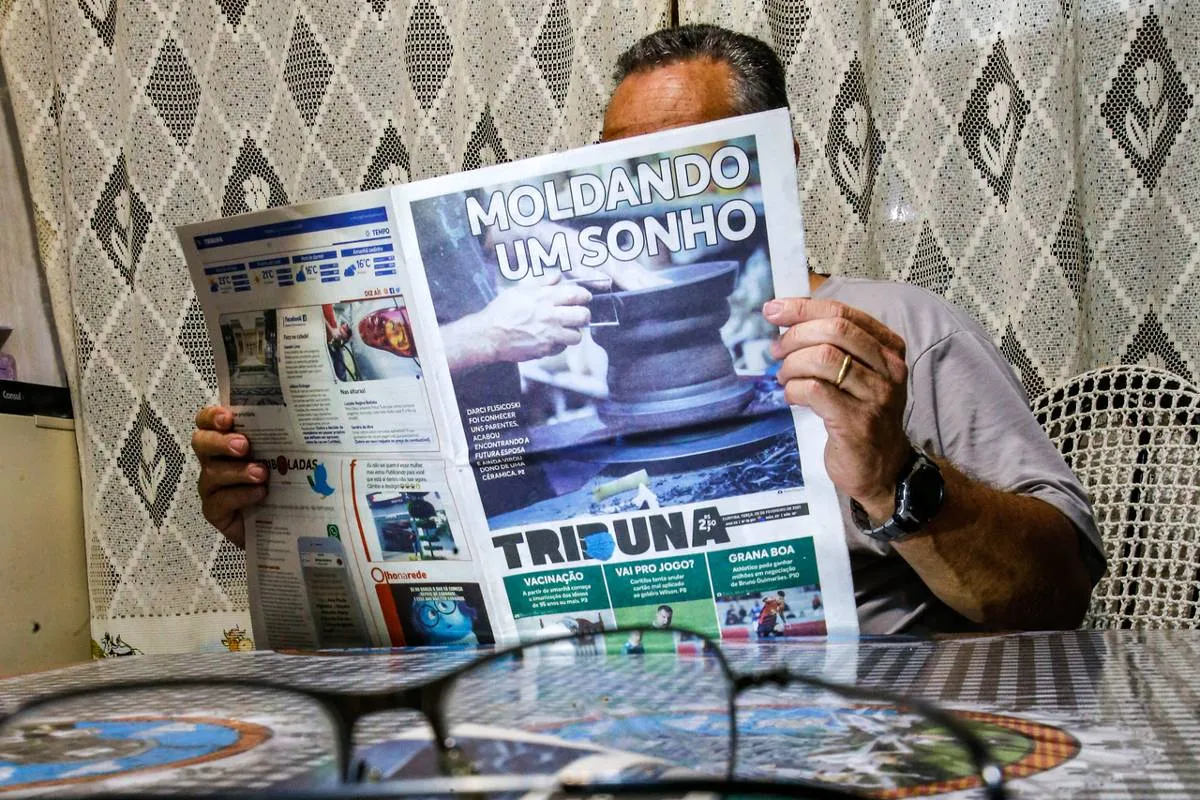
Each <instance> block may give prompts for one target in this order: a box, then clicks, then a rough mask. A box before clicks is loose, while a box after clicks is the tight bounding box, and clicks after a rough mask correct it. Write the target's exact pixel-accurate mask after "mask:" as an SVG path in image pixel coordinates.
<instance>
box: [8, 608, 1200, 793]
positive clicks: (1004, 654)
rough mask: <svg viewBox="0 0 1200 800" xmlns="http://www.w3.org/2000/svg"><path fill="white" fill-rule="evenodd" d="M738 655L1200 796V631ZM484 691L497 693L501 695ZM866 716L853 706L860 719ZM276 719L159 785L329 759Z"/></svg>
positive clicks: (1031, 779)
mask: <svg viewBox="0 0 1200 800" xmlns="http://www.w3.org/2000/svg"><path fill="white" fill-rule="evenodd" d="M724 649H725V652H726V653H727V655H728V657H729V660H730V662H731V663H732V665H733V667H734V669H735V671H738V672H752V671H756V670H761V669H764V668H767V667H771V666H775V665H779V664H785V665H787V666H788V667H789V668H791V669H794V670H798V671H802V672H806V673H808V674H813V675H819V676H822V677H825V678H828V679H831V680H836V681H840V682H844V683H845V682H857V683H858V684H859V685H862V686H868V687H877V688H883V689H888V690H891V691H894V692H899V693H902V694H909V695H912V696H916V697H920V698H924V699H926V700H930V701H933V702H935V703H937V704H938V705H941V706H943V707H945V708H948V709H952V710H955V711H958V712H962V713H963V714H964V716H966V717H967V718H968V719H971V720H973V721H974V722H977V723H979V724H980V725H984V726H988V730H992V731H995V732H996V735H997V736H999V737H1001V738H1003V739H1004V741H1005V742H1006V755H1005V758H1004V760H1005V763H1006V765H1007V766H1006V770H1007V771H1008V774H1009V775H1010V778H1011V779H1012V788H1013V790H1014V795H1015V796H1017V797H1050V796H1053V797H1109V798H1131V799H1132V798H1156V797H1180V798H1182V797H1200V631H1153V632H1132V631H1119V632H1118V631H1110V632H1082V631H1081V632H1071V633H1051V634H1022V635H1007V636H995V637H976V638H961V639H944V640H937V641H913V640H870V641H857V642H823V641H815V640H800V641H792V642H770V643H758V644H730V645H728V646H726V647H725V648H724ZM478 655H479V653H478V651H474V650H451V649H429V648H426V649H421V650H408V651H389V652H368V653H355V654H337V655H285V654H278V653H239V654H233V653H211V654H187V655H179V656H138V657H132V658H117V659H108V660H105V661H97V662H91V663H88V664H80V665H76V666H74V667H68V668H65V669H61V670H56V671H52V672H46V673H40V674H35V675H28V676H23V677H19V678H11V679H7V680H4V681H0V711H10V710H11V709H12V708H13V707H15V706H16V705H17V704H18V703H20V702H22V701H24V700H27V699H29V698H32V697H34V696H38V695H42V694H45V693H51V692H55V691H61V690H64V689H72V688H79V687H81V686H90V685H96V686H100V685H110V684H116V683H123V682H128V681H136V680H151V679H161V678H173V679H179V678H194V679H202V680H203V679H219V678H239V679H243V678H252V679H262V680H267V681H270V682H272V683H281V684H289V685H295V686H304V687H310V688H316V687H324V688H331V689H338V690H344V691H352V690H360V691H362V690H371V689H380V688H385V687H395V686H404V685H411V684H416V683H420V682H423V681H425V680H428V679H429V678H431V677H433V676H434V675H437V674H440V673H443V672H447V671H449V670H451V669H453V668H455V667H457V666H459V665H462V664H465V663H467V662H469V661H471V660H473V659H475V658H477V657H478ZM647 664H649V662H647ZM641 668H642V667H639V666H638V665H637V662H636V661H631V660H629V659H626V660H625V662H623V664H622V666H621V667H620V668H619V669H615V670H614V671H613V672H612V673H611V678H610V680H611V682H612V684H613V685H612V686H611V687H610V688H611V691H613V692H620V691H629V690H631V686H634V685H636V684H645V686H644V687H642V688H641V689H639V690H641V691H651V690H654V691H659V692H673V693H677V694H679V695H688V694H692V695H694V694H696V693H697V692H701V691H703V690H704V688H705V687H704V682H705V681H716V682H719V681H720V677H719V674H717V673H715V672H712V671H710V673H709V674H708V677H705V676H704V675H699V674H698V676H697V677H696V678H695V679H694V682H693V681H691V680H689V684H688V685H687V686H662V685H661V683H660V685H658V687H657V689H654V687H653V686H652V685H651V684H653V683H654V681H653V680H651V679H652V678H655V676H654V675H652V674H649V671H650V667H649V666H647V667H645V669H646V670H647V671H648V674H647V675H646V679H645V680H642V681H639V680H637V678H638V673H637V670H638V669H641ZM557 669H558V670H559V671H560V673H561V674H555V673H547V672H546V671H545V669H542V670H538V671H536V672H535V671H534V670H533V668H532V667H530V666H526V665H515V666H514V667H513V670H512V672H510V673H509V674H508V676H507V679H508V681H509V682H511V683H512V684H516V685H520V686H522V687H523V689H522V692H521V693H520V698H521V702H528V703H532V704H537V703H538V702H540V701H539V696H540V695H539V689H540V687H541V686H543V685H544V686H546V687H547V688H548V687H549V686H550V685H551V684H554V685H555V686H559V685H568V686H569V685H571V684H572V682H573V681H582V680H584V678H583V677H582V676H580V675H579V674H577V673H575V672H573V670H572V668H571V665H570V664H564V665H560V666H559V667H557ZM523 670H524V671H525V672H523ZM631 670H633V672H631ZM586 680H587V681H588V683H589V686H588V689H589V691H608V689H605V688H604V687H603V686H601V687H599V688H597V686H596V685H595V684H596V683H597V682H599V683H603V682H604V681H605V680H606V678H605V677H604V676H603V675H601V676H599V677H597V676H594V675H593V676H588V677H587V678H586ZM647 687H648V688H647ZM481 688H484V687H481ZM760 691H761V690H760ZM481 696H483V697H486V696H488V695H487V692H486V691H485V692H483V694H482V695H481ZM798 698H801V695H796V694H794V693H791V694H789V693H788V692H779V693H778V694H775V695H772V696H771V698H770V700H771V702H770V703H768V704H766V705H763V706H762V708H764V709H767V708H768V706H769V709H768V710H769V712H770V718H769V719H768V718H767V717H766V716H764V717H762V719H761V720H757V721H756V719H755V718H754V717H753V715H751V718H750V724H753V725H757V726H758V728H757V729H756V730H755V734H756V735H760V736H762V737H766V738H760V739H756V740H752V741H756V742H759V744H757V745H755V746H754V747H752V748H750V749H751V750H752V751H753V752H752V753H751V754H750V755H749V756H747V758H748V759H750V760H751V761H753V759H754V758H756V757H757V758H759V759H760V760H761V759H763V758H768V757H773V756H770V752H771V751H775V750H780V751H783V750H786V749H787V748H792V749H793V750H794V749H796V748H800V747H803V746H804V743H803V737H804V736H805V735H806V731H805V729H804V726H803V725H798V724H796V720H797V719H800V718H801V717H802V716H803V711H802V710H801V700H800V699H798ZM759 700H760V701H761V698H759ZM135 711H136V710H134V709H131V710H130V713H135ZM853 711H854V709H853V708H852V707H851V708H848V710H847V713H853ZM248 713H249V712H248ZM763 713H764V714H765V713H766V712H763ZM259 716H261V714H260V715H259ZM260 721H261V720H260ZM781 721H787V722H789V723H790V724H787V725H784V724H782V722H781ZM272 724H273V725H275V726H277V727H278V729H277V730H276V731H275V733H276V736H275V737H274V739H275V740H276V741H275V743H276V745H277V747H276V749H275V751H273V752H272V753H271V754H270V757H266V756H262V757H258V756H256V755H255V754H256V752H258V751H256V750H255V749H253V748H242V749H241V750H240V751H238V752H236V753H233V754H230V755H229V756H228V757H224V756H221V757H218V756H219V755H220V754H215V755H214V757H213V758H210V759H209V760H208V761H206V762H202V763H200V764H199V766H184V767H179V766H178V765H175V766H172V765H170V764H167V765H164V766H162V767H161V769H160V770H159V773H158V774H157V777H155V776H154V775H151V777H152V778H153V779H154V780H156V781H157V783H155V784H154V785H155V786H157V787H159V788H172V789H192V790H204V791H218V790H221V789H223V788H227V789H246V788H255V789H269V788H272V787H275V786H278V785H280V783H281V782H286V781H288V780H291V779H294V778H295V777H296V776H297V775H299V774H301V772H302V769H303V768H305V766H306V765H308V764H309V763H310V762H311V759H312V757H313V754H312V753H304V754H300V755H297V756H296V757H295V760H296V761H297V763H296V764H295V765H289V762H288V758H289V755H288V752H287V751H286V750H280V749H279V747H281V746H282V744H281V743H283V742H286V741H287V738H288V737H287V735H286V733H287V732H286V731H285V730H282V728H283V727H286V726H287V725H288V724H292V721H289V720H287V719H282V721H280V720H277V721H276V722H275V723H269V724H268V727H270V725H272ZM743 724H745V723H743ZM850 727H851V728H853V727H854V726H850ZM850 733H853V734H855V736H857V738H854V737H851V739H848V740H847V747H854V746H862V745H863V744H864V740H863V738H862V737H863V736H864V735H865V736H868V738H869V735H870V734H869V731H867V732H866V733H864V730H854V731H849V733H848V735H849V734H850ZM362 734H363V739H362V740H360V744H363V745H370V744H372V743H377V742H380V741H385V740H387V739H388V727H387V725H385V724H382V723H381V724H378V725H373V726H372V725H365V726H364V730H363V731H362ZM763 742H769V743H770V744H771V746H770V747H767V746H765V745H763V744H762V743H763ZM869 744H870V743H869V742H866V745H867V746H869ZM2 752H3V748H2V747H0V796H3V795H4V793H5V791H6V789H7V790H13V789H18V790H22V791H24V790H26V789H33V788H34V787H31V786H26V787H23V788H22V787H21V786H20V785H19V781H18V780H17V777H18V776H17V773H16V771H15V770H14V769H13V764H11V763H7V764H6V762H5V761H4V757H3V755H2ZM262 752H263V753H266V752H267V750H263V751H262ZM222 758H224V761H222ZM850 761H851V760H849V759H848V760H847V763H850ZM740 764H741V759H739V765H740ZM225 767H228V768H225ZM293 767H294V768H293ZM197 770H202V771H201V772H197ZM85 772H86V771H85ZM150 772H151V773H153V770H151V771H150ZM74 777H76V778H81V780H73V781H72V782H71V783H70V784H69V785H62V786H60V785H57V784H54V783H50V784H46V783H44V782H43V783H42V785H41V786H39V787H37V791H38V792H39V793H41V792H45V791H49V792H50V793H51V794H59V793H72V794H77V793H79V792H81V791H89V790H90V788H89V785H88V780H87V776H86V775H76V776H74ZM877 778H878V776H875V777H872V776H866V777H863V778H862V779H861V781H860V782H859V784H858V785H860V786H863V787H866V788H869V789H871V790H873V791H875V792H876V795H877V796H880V797H910V796H918V795H920V796H929V795H930V794H931V793H933V794H937V793H938V792H943V790H946V791H950V790H953V789H955V788H956V787H957V786H961V785H962V784H961V783H959V784H956V783H954V782H953V781H941V782H939V781H925V782H921V781H917V782H915V783H914V782H912V781H910V782H908V783H902V784H895V783H888V782H886V781H884V782H883V783H880V782H879V781H878V780H877ZM6 780H7V781H8V783H7V785H6ZM953 796H956V797H957V796H963V797H966V796H971V795H970V794H965V795H964V794H961V793H960V794H954V795H953Z"/></svg>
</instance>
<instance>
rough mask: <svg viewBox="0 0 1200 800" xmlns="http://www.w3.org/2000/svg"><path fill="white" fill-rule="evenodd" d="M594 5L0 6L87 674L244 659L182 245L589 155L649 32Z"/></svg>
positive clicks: (200, 332) (636, 6) (501, 0)
mask: <svg viewBox="0 0 1200 800" xmlns="http://www.w3.org/2000/svg"><path fill="white" fill-rule="evenodd" d="M668 18H669V6H668V4H667V2H666V0H662V2H644V1H642V0H638V1H637V2H635V1H634V0H629V1H628V2H625V1H622V2H612V1H611V0H546V1H543V0H538V1H537V2H532V1H531V0H507V2H506V0H321V1H320V2H313V1H312V0H309V2H299V1H297V2H293V1H292V0H198V1H197V2H184V3H179V2H175V3H171V2H158V1H157V0H147V1H146V2H132V0H57V2H50V1H49V0H0V55H2V56H3V64H4V69H5V73H6V76H7V78H8V82H9V85H10V91H11V95H12V99H13V105H14V108H15V116H16V121H17V127H18V129H19V131H20V139H21V144H22V148H23V152H24V158H25V161H26V164H27V166H28V172H29V179H30V184H31V186H30V188H31V194H32V196H33V201H34V206H35V214H36V224H37V230H38V238H39V242H40V248H41V258H42V262H43V264H44V267H45V269H46V272H47V276H48V281H49V284H50V286H51V294H52V299H53V303H54V309H55V316H56V319H57V325H58V328H59V336H60V338H61V340H62V343H63V351H64V360H65V361H66V362H67V363H68V365H69V372H70V375H69V381H70V384H71V388H72V390H73V395H74V397H75V403H76V416H77V424H78V428H77V430H78V435H79V446H80V453H81V464H82V469H83V484H84V493H85V510H86V522H87V530H88V562H89V576H88V577H89V581H90V588H91V603H92V616H93V624H92V629H93V639H94V642H95V644H94V648H93V649H94V651H95V652H96V653H97V654H107V655H114V654H122V653H127V652H164V651H181V650H202V649H220V648H224V647H229V648H232V649H238V648H241V647H246V646H247V643H246V637H248V636H249V616H248V614H247V605H246V581H245V559H244V557H243V554H242V553H241V552H240V551H238V550H237V549H235V548H233V547H231V546H230V545H228V544H227V543H225V542H224V541H223V540H222V538H221V537H220V536H218V535H216V534H215V532H214V531H213V530H212V529H211V528H210V527H209V526H208V525H207V524H206V523H205V522H204V520H203V518H202V517H201V515H200V510H199V501H198V499H197V497H196V491H195V481H196V464H195V459H194V458H193V457H192V456H191V452H190V449H189V438H190V435H191V430H192V417H193V415H194V413H195V411H196V409H197V408H198V407H199V406H201V405H202V404H204V403H206V402H209V401H211V400H213V399H214V398H215V396H216V381H215V377H214V372H213V361H212V352H211V350H210V348H209V346H208V342H207V336H206V334H205V330H204V320H203V317H202V315H201V313H200V309H199V307H198V306H197V304H196V302H195V298H194V295H193V293H192V290H191V287H190V285H189V281H188V276H187V271H186V269H185V268H184V263H183V256H182V253H181V251H180V249H179V246H178V244H177V242H176V239H175V234H174V226H175V225H178V224H180V223H184V222H190V221H196V220H200V219H206V218H211V217H214V216H219V215H229V214H237V213H241V212H245V211H249V210H252V209H259V208H265V207H267V206H270V205H280V204H285V203H293V202H298V201H301V200H306V199H311V198H318V197H324V196H329V195H333V194H340V193H344V192H352V191H356V190H359V189H368V188H373V187H378V186H382V185H385V184H390V183H396V182H400V181H406V180H409V179H416V178H423V177H431V176H434V175H439V174H443V173H447V172H455V171H459V170H463V169H471V168H474V167H478V166H480V165H481V164H490V163H494V162H497V161H504V160H508V159H513V158H521V157H525V156H530V155H535V154H538V153H542V152H546V151H550V150H559V149H563V148H567V147H571V146H575V145H579V144H583V143H586V142H591V141H594V140H595V139H596V137H597V136H598V134H599V130H600V116H601V113H602V110H603V105H604V101H605V100H606V99H607V96H608V93H609V90H610V88H611V87H610V75H611V72H612V65H613V62H614V61H615V59H616V56H617V54H618V53H619V52H621V51H622V50H623V49H625V48H626V47H627V46H628V45H630V44H632V43H633V42H634V41H635V40H636V39H637V38H639V37H640V36H642V35H644V34H646V33H648V32H649V31H652V30H655V29H657V28H659V27H662V26H663V25H665V24H666V23H667V21H668Z"/></svg>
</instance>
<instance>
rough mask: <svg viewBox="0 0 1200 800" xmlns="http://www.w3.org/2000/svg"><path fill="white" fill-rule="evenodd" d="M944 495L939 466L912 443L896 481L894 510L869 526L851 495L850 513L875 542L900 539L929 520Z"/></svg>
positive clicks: (867, 516) (931, 518)
mask: <svg viewBox="0 0 1200 800" xmlns="http://www.w3.org/2000/svg"><path fill="white" fill-rule="evenodd" d="M945 495H946V482H945V480H944V479H943V478H942V471H941V469H939V468H938V465H937V464H935V463H934V462H933V459H931V458H930V457H929V456H927V455H925V453H924V452H923V451H922V450H921V449H920V448H917V447H914V448H913V449H912V455H910V456H909V458H908V461H906V462H904V467H903V469H901V470H900V479H899V480H897V481H896V510H895V512H894V513H893V514H892V516H891V518H890V519H889V520H888V521H887V522H885V523H883V524H882V525H880V526H878V527H875V526H873V525H872V524H871V517H870V515H869V514H867V510H866V509H865V508H863V507H862V505H860V504H859V502H858V501H857V500H855V499H853V498H851V499H850V513H851V516H853V517H854V524H855V525H857V526H858V529H859V530H860V531H862V533H863V534H864V535H866V536H870V537H871V538H872V539H875V540H876V541H879V542H900V541H903V540H905V539H907V538H908V537H910V536H912V535H913V534H915V533H917V532H919V531H920V530H921V529H922V528H924V527H925V526H926V525H928V524H929V523H930V522H931V521H932V520H933V518H934V516H935V515H936V514H937V512H938V509H940V508H941V507H942V499H943V498H944V497H945Z"/></svg>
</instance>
